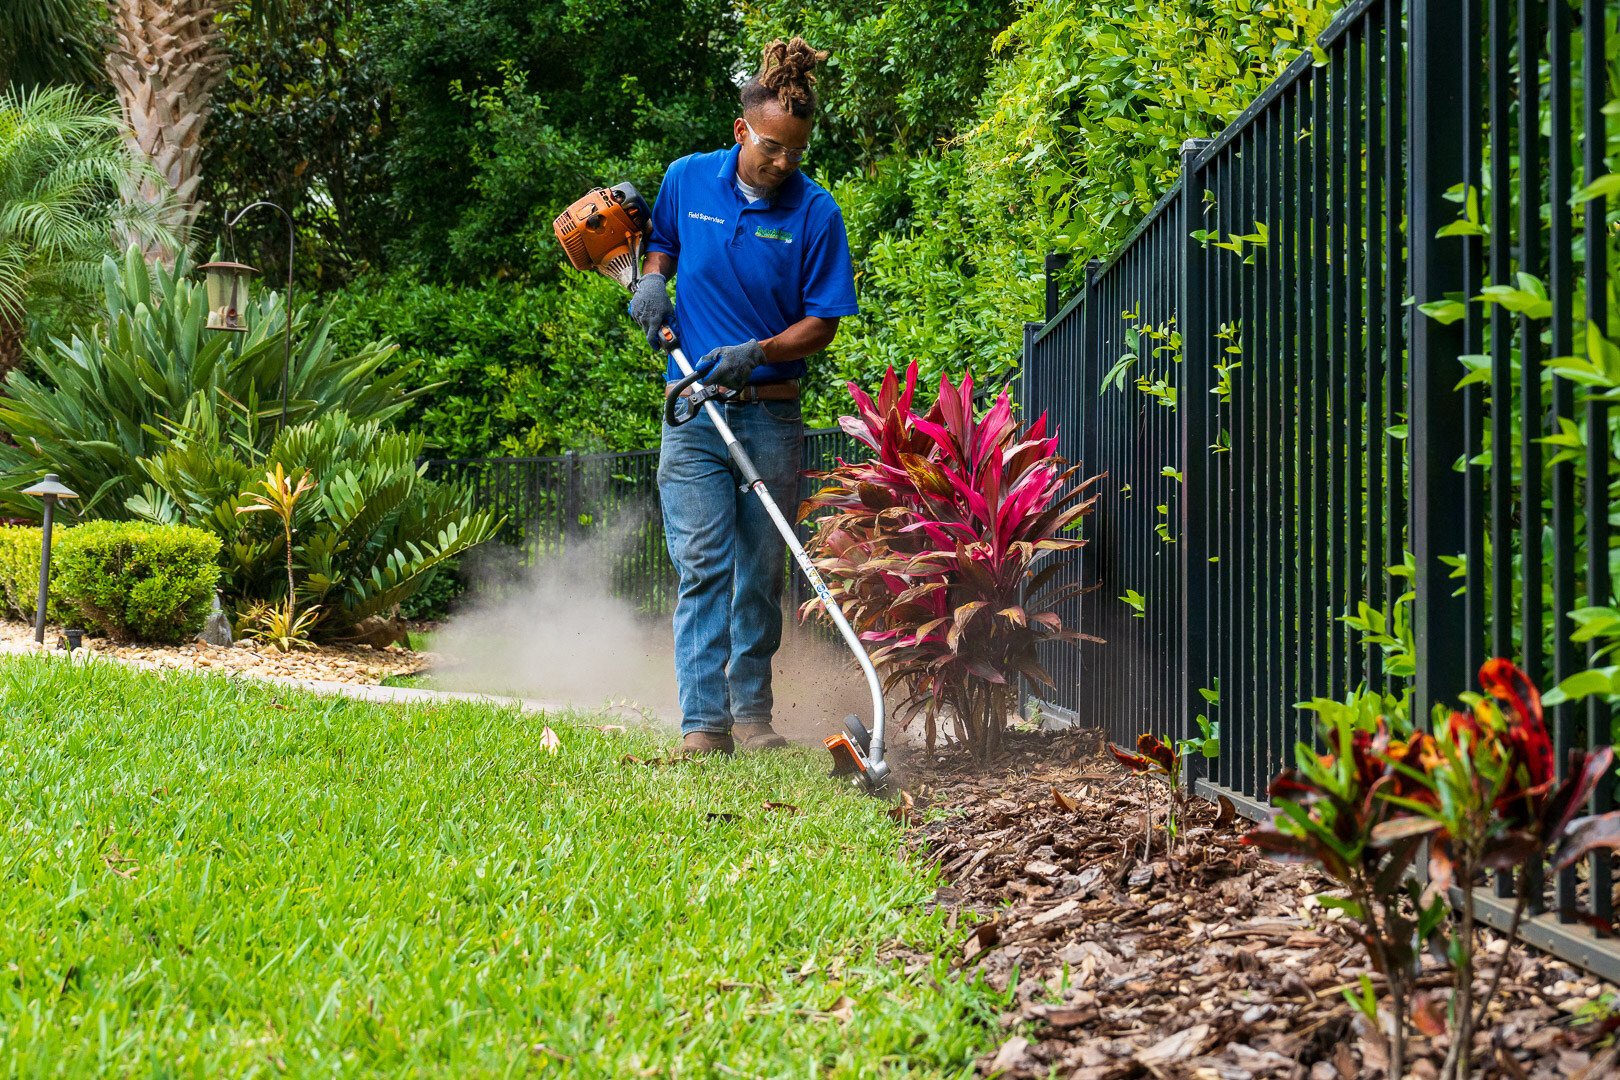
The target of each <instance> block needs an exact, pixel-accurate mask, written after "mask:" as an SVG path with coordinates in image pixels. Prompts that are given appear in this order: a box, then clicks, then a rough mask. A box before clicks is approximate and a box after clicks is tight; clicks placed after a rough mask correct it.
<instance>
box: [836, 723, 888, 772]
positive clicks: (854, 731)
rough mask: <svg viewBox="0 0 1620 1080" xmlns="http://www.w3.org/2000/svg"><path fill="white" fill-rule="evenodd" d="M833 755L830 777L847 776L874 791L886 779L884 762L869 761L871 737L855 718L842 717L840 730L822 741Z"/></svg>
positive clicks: (886, 769) (886, 770)
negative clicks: (842, 725) (843, 718)
mask: <svg viewBox="0 0 1620 1080" xmlns="http://www.w3.org/2000/svg"><path fill="white" fill-rule="evenodd" d="M822 742H823V744H824V745H825V746H826V747H827V750H828V752H830V753H831V754H832V756H833V769H832V775H833V776H847V777H849V779H850V782H851V783H853V784H856V785H858V786H860V787H861V788H864V789H865V790H867V791H877V790H879V789H880V788H882V787H883V785H884V783H885V782H886V781H887V780H888V779H889V766H888V763H887V762H883V761H878V762H874V761H872V759H871V757H870V756H869V755H870V753H871V736H870V735H868V734H867V733H866V728H865V726H864V725H862V724H861V722H860V719H859V718H858V717H854V716H850V717H847V718H845V720H844V730H843V731H840V732H839V733H838V734H836V735H829V736H828V737H827V738H825V739H823V740H822Z"/></svg>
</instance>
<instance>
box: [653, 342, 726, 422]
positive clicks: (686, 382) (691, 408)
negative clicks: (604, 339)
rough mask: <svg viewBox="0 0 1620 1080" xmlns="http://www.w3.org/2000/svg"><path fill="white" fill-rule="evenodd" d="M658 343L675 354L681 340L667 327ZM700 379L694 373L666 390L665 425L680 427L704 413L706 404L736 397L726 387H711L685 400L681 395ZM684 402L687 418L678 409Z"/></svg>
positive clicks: (704, 388) (706, 387) (666, 350)
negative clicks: (701, 412)
mask: <svg viewBox="0 0 1620 1080" xmlns="http://www.w3.org/2000/svg"><path fill="white" fill-rule="evenodd" d="M658 342H659V344H661V345H662V346H663V347H664V351H665V352H673V351H675V349H676V347H677V346H679V345H680V342H679V340H677V339H676V337H675V331H673V330H671V329H670V328H669V327H667V326H664V327H660V328H659V330H658ZM700 378H701V376H699V375H698V373H697V372H695V371H694V372H692V374H690V375H688V376H686V377H685V378H684V379H681V380H680V381H679V382H677V383H675V384H674V385H673V386H670V387H668V388H666V389H665V391H664V423H666V424H668V425H669V426H670V427H680V426H681V425H682V424H685V423H688V422H690V421H691V420H693V419H694V418H695V417H696V416H697V414H698V413H699V412H700V411H702V409H703V405H704V402H708V401H727V400H729V399H730V398H732V397H734V396H735V395H736V391H735V390H729V389H727V388H726V387H724V386H715V385H709V386H705V387H703V388H702V389H700V390H699V391H698V392H697V393H695V394H693V395H691V396H690V397H688V398H685V399H683V398H682V397H681V395H682V394H684V393H686V391H687V390H688V389H689V388H691V387H693V386H695V385H697V383H698V380H699V379H700ZM682 400H685V401H686V415H685V416H682V415H681V413H680V409H679V408H677V406H678V405H680V403H681V401H682Z"/></svg>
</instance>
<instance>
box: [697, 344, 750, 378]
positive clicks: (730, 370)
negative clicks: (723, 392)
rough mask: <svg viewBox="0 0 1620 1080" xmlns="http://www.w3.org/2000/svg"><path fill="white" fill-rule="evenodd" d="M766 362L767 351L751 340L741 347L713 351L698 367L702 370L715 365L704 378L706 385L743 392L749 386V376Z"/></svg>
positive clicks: (735, 346)
mask: <svg viewBox="0 0 1620 1080" xmlns="http://www.w3.org/2000/svg"><path fill="white" fill-rule="evenodd" d="M764 362H765V350H764V349H762V348H760V347H759V342H757V341H754V340H752V339H750V340H748V341H745V342H743V343H742V344H741V345H722V346H721V347H720V348H718V349H711V350H710V351H709V352H708V353H707V354H705V355H704V357H703V362H702V363H701V364H699V365H698V366H699V369H700V370H701V369H702V368H703V367H706V366H708V365H710V364H713V365H714V366H713V367H710V368H709V373H708V374H707V375H705V376H704V377H703V381H704V382H705V383H708V384H717V385H720V386H724V387H727V388H729V389H732V390H741V389H742V388H743V387H744V386H747V385H748V376H749V375H751V374H753V372H754V369H755V368H757V367H759V365H761V364H763V363H764Z"/></svg>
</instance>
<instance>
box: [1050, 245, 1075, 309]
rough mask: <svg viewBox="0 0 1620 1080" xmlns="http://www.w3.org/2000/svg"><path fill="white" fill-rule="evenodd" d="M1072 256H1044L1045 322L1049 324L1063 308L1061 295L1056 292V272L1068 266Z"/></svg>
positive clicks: (1054, 254)
mask: <svg viewBox="0 0 1620 1080" xmlns="http://www.w3.org/2000/svg"><path fill="white" fill-rule="evenodd" d="M1072 258H1074V256H1072V255H1070V254H1068V253H1066V252H1065V253H1062V254H1059V253H1057V252H1048V253H1047V256H1046V321H1047V322H1051V321H1052V320H1053V319H1055V318H1057V313H1058V311H1059V310H1060V309H1061V308H1062V307H1063V294H1062V293H1061V292H1059V291H1058V280H1057V275H1058V272H1059V271H1061V270H1062V269H1063V268H1064V267H1065V266H1068V265H1069V260H1070V259H1072Z"/></svg>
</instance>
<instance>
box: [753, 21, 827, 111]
mask: <svg viewBox="0 0 1620 1080" xmlns="http://www.w3.org/2000/svg"><path fill="white" fill-rule="evenodd" d="M827 55H828V54H827V52H826V51H825V50H822V49H816V48H812V47H811V46H810V43H809V42H807V41H805V40H804V38H802V37H796V38H793V39H792V40H791V41H783V40H782V39H781V38H777V39H776V40H775V41H773V42H771V43H770V44H769V45H767V46H765V54H764V56H763V58H762V59H761V61H760V65H759V74H758V75H755V76H754V77H753V78H752V79H749V80H748V82H746V83H744V84H743V88H742V107H743V111H745V112H746V111H747V110H749V109H751V108H753V107H754V106H756V105H763V104H764V103H765V102H767V101H775V102H776V103H777V104H778V105H780V106H782V111H783V112H786V113H790V114H792V115H793V116H797V117H799V118H800V119H807V118H809V117H811V116H813V115H814V114H815V110H816V90H815V84H816V76H815V70H816V65H817V64H819V63H821V62H822V61H823V60H825V59H827Z"/></svg>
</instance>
